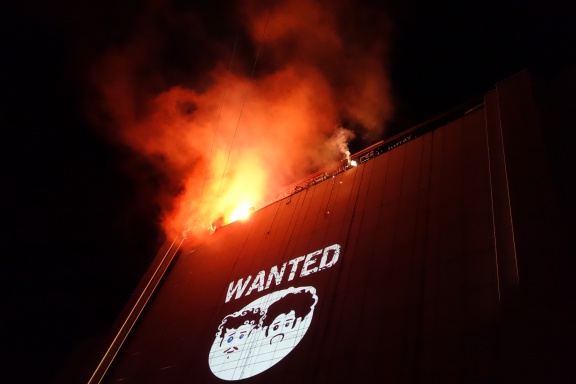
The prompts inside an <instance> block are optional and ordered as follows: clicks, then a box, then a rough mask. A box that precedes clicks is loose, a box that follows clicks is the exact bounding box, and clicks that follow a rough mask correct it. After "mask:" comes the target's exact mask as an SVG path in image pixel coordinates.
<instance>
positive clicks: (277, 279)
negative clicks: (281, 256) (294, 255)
mask: <svg viewBox="0 0 576 384" xmlns="http://www.w3.org/2000/svg"><path fill="white" fill-rule="evenodd" d="M285 270H286V263H284V264H282V268H281V269H280V272H278V267H277V266H273V267H272V268H271V269H270V274H268V281H267V282H266V289H268V288H270V284H272V279H273V278H274V280H275V283H276V285H280V283H281V282H282V277H284V271H285Z"/></svg>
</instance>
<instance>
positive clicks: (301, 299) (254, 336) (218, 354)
mask: <svg viewBox="0 0 576 384" xmlns="http://www.w3.org/2000/svg"><path fill="white" fill-rule="evenodd" d="M317 302H318V296H316V289H315V288H314V287H310V286H308V287H298V288H294V287H291V288H288V289H283V290H279V291H275V292H272V293H269V294H267V295H264V296H262V297H260V298H259V299H256V300H254V301H253V302H251V303H250V304H248V305H247V306H245V307H244V308H242V309H240V310H239V311H236V312H233V313H230V314H229V315H226V316H225V317H224V318H223V319H222V322H221V323H220V326H219V327H218V332H216V334H215V339H214V342H213V343H212V348H211V349H210V353H209V356H208V364H209V366H210V370H211V371H212V373H214V375H215V376H216V377H218V378H220V379H223V380H228V381H231V380H241V379H245V378H248V377H252V376H255V375H257V374H259V373H261V372H263V371H265V370H267V369H269V368H271V367H272V366H274V365H275V364H276V363H278V362H279V361H280V360H282V359H283V358H284V357H286V355H288V354H289V353H290V351H292V350H293V349H294V348H295V347H296V345H297V344H298V343H299V342H300V340H302V338H303V337H304V335H305V333H306V331H307V330H308V327H309V326H310V323H311V322H312V316H313V315H314V307H315V306H316V303H317Z"/></svg>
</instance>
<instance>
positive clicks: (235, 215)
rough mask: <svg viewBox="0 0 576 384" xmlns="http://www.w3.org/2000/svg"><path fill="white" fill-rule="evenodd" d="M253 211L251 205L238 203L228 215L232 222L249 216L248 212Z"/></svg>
mask: <svg viewBox="0 0 576 384" xmlns="http://www.w3.org/2000/svg"><path fill="white" fill-rule="evenodd" d="M253 211H254V209H253V208H252V206H251V205H250V204H247V203H243V204H240V206H239V207H238V208H236V210H235V211H234V212H232V214H231V215H230V222H231V223H233V222H235V221H237V220H243V219H245V218H247V217H248V216H250V214H251V213H252V212H253Z"/></svg>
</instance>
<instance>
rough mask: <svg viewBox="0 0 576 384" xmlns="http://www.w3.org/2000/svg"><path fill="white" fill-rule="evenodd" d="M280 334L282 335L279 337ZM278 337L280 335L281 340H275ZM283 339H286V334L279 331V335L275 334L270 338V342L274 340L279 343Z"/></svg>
mask: <svg viewBox="0 0 576 384" xmlns="http://www.w3.org/2000/svg"><path fill="white" fill-rule="evenodd" d="M279 336H280V337H279ZM277 337H279V340H274V339H276V338H277ZM282 340H284V334H283V333H279V334H277V335H274V337H273V338H271V339H270V344H272V342H278V343H279V342H281V341H282Z"/></svg>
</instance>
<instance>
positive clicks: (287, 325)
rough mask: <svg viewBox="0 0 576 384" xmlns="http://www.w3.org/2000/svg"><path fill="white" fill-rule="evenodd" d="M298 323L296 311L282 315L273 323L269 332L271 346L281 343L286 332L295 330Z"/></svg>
mask: <svg viewBox="0 0 576 384" xmlns="http://www.w3.org/2000/svg"><path fill="white" fill-rule="evenodd" d="M295 322H296V314H295V313H294V311H290V312H289V313H288V314H286V313H281V314H279V315H278V316H276V318H275V319H274V320H273V321H272V324H270V327H269V328H268V330H267V335H268V337H269V339H270V344H272V343H273V342H279V341H282V340H283V339H284V336H285V334H286V332H289V331H290V330H292V328H294V323H295Z"/></svg>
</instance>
